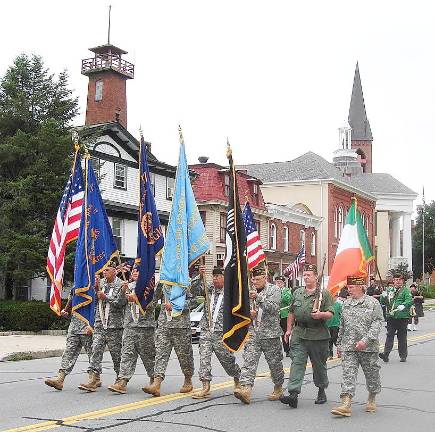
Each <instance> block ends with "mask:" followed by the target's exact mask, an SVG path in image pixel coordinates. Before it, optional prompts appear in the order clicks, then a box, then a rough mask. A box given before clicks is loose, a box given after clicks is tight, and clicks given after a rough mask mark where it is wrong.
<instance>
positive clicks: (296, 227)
mask: <svg viewBox="0 0 435 432" xmlns="http://www.w3.org/2000/svg"><path fill="white" fill-rule="evenodd" d="M272 224H274V225H275V226H276V251H277V252H280V253H282V252H285V251H284V227H287V228H288V234H289V248H288V249H289V250H288V253H289V257H290V256H291V257H294V256H295V255H297V254H298V253H299V251H300V249H301V242H300V232H301V230H303V231H305V259H306V261H307V262H309V263H316V262H317V249H318V242H319V239H318V236H317V233H316V230H315V229H314V228H305V226H304V225H300V224H296V223H293V222H282V221H281V220H280V219H271V220H270V221H269V233H270V226H271V225H272ZM313 233H315V234H316V250H315V251H314V252H315V254H314V256H312V255H311V236H312V235H313ZM269 238H270V236H269V237H268V241H269V242H270V240H269ZM270 246H271V245H270V244H268V245H267V246H266V247H267V249H270ZM292 261H293V258H292V259H289V262H292Z"/></svg>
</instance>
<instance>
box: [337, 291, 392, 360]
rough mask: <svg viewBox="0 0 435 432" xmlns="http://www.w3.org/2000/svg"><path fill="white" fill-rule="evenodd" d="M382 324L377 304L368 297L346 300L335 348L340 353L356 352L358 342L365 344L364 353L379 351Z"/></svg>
mask: <svg viewBox="0 0 435 432" xmlns="http://www.w3.org/2000/svg"><path fill="white" fill-rule="evenodd" d="M383 322H384V317H383V315H382V309H381V305H380V304H379V302H378V301H377V300H376V299H375V298H373V297H370V296H368V295H365V294H364V295H363V296H362V297H361V298H359V299H353V298H348V299H347V300H345V301H344V303H343V309H342V313H341V323H340V330H339V332H338V340H337V347H338V348H339V349H340V350H341V351H356V349H355V345H356V343H357V342H359V341H363V342H365V343H366V345H367V347H366V348H365V349H364V350H363V351H365V352H378V351H379V333H380V331H381V328H382V324H383Z"/></svg>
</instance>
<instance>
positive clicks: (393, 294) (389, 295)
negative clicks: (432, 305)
mask: <svg viewBox="0 0 435 432" xmlns="http://www.w3.org/2000/svg"><path fill="white" fill-rule="evenodd" d="M391 273H392V276H393V286H392V287H388V288H387V289H386V290H385V291H384V292H383V293H382V295H381V303H382V304H384V305H385V307H386V316H387V338H386V340H385V346H384V352H383V353H380V354H379V357H380V358H381V359H382V360H383V361H384V362H385V363H388V361H389V355H390V352H391V350H392V349H393V343H394V335H395V334H396V332H397V342H398V345H399V357H400V361H401V362H406V357H407V356H408V343H407V326H408V319H409V310H410V308H411V306H412V304H413V300H412V296H411V293H410V292H409V289H408V288H406V286H405V280H406V279H407V276H408V275H407V274H405V273H404V272H403V271H401V270H397V269H395V270H392V271H391Z"/></svg>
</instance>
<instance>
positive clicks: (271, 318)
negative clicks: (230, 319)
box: [249, 282, 282, 339]
mask: <svg viewBox="0 0 435 432" xmlns="http://www.w3.org/2000/svg"><path fill="white" fill-rule="evenodd" d="M280 305H281V288H279V287H277V286H276V285H273V284H271V283H269V282H266V286H265V287H264V288H263V289H262V290H261V291H257V298H256V299H255V309H256V311H257V318H256V319H255V320H254V321H253V322H252V323H251V325H250V326H249V333H251V334H254V335H255V336H256V337H257V338H259V339H271V338H275V337H279V336H281V335H282V330H281V326H280V318H279V308H280Z"/></svg>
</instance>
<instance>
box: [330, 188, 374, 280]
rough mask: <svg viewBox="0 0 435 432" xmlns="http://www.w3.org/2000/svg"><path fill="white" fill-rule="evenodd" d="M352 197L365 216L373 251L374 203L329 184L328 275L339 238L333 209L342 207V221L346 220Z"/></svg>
mask: <svg viewBox="0 0 435 432" xmlns="http://www.w3.org/2000/svg"><path fill="white" fill-rule="evenodd" d="M352 197H356V198H357V205H358V209H359V211H360V212H361V214H364V215H365V216H366V220H367V224H366V226H367V235H368V238H369V242H370V245H371V246H372V249H373V251H374V214H375V202H374V201H370V200H368V199H366V198H363V197H361V196H359V195H355V194H354V193H352V192H349V191H347V190H344V189H342V188H340V187H338V186H336V185H333V184H329V187H328V213H329V214H328V274H330V272H331V268H332V264H333V262H334V258H335V254H336V252H337V246H338V242H339V240H340V239H339V238H336V237H335V226H334V225H335V222H334V213H335V209H336V208H337V207H338V206H339V205H341V206H342V207H343V210H344V212H343V220H345V219H346V216H347V212H348V210H349V207H350V206H351V200H352Z"/></svg>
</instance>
